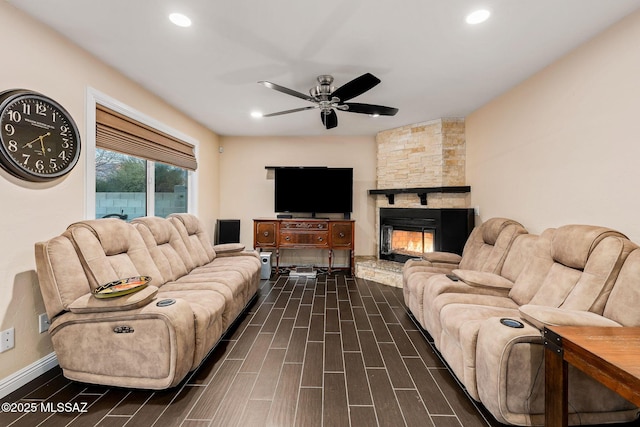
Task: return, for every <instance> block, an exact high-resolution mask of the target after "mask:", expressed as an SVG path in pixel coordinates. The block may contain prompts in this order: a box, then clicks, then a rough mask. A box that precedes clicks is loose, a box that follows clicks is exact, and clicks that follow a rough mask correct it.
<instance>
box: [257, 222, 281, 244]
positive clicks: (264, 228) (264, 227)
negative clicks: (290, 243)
mask: <svg viewBox="0 0 640 427" xmlns="http://www.w3.org/2000/svg"><path fill="white" fill-rule="evenodd" d="M276 229H277V223H276V222H262V221H260V222H256V223H255V231H256V232H255V236H253V238H254V239H255V247H272V246H276V237H277V234H276Z"/></svg>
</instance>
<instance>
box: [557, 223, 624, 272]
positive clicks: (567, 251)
mask: <svg viewBox="0 0 640 427" xmlns="http://www.w3.org/2000/svg"><path fill="white" fill-rule="evenodd" d="M607 236H618V237H622V238H625V239H626V236H625V235H624V234H622V233H619V232H617V231H615V230H611V229H610V228H606V227H598V226H591V225H564V226H562V227H559V228H558V229H557V231H556V233H555V235H554V237H553V241H552V245H551V256H552V257H553V259H554V260H555V261H556V262H559V263H561V264H563V265H566V266H567V267H570V268H576V269H579V270H582V269H584V267H585V265H586V264H587V260H588V259H589V255H590V254H591V251H592V250H593V249H594V248H595V247H596V246H597V245H598V243H600V241H601V240H602V239H604V238H605V237H607Z"/></svg>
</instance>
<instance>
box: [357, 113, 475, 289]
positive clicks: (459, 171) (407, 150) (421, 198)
mask: <svg viewBox="0 0 640 427" xmlns="http://www.w3.org/2000/svg"><path fill="white" fill-rule="evenodd" d="M376 141H377V144H378V145H377V188H376V189H373V190H374V191H370V194H372V196H371V197H375V198H376V213H377V222H376V228H377V233H376V235H377V239H376V253H377V254H378V256H377V257H376V259H375V260H373V259H370V260H363V261H361V262H357V263H356V276H357V277H362V278H365V279H370V280H374V281H377V282H380V283H384V284H387V285H391V286H397V287H402V274H401V270H402V262H404V261H405V260H406V259H409V258H414V257H418V256H421V254H422V253H423V252H426V251H429V250H445V251H451V252H458V253H460V252H461V251H462V246H463V245H464V241H466V237H467V235H468V232H470V231H471V228H472V227H473V222H474V219H473V210H472V209H470V193H469V191H470V189H469V188H468V187H467V190H463V191H458V190H460V188H462V187H464V186H465V184H466V183H465V149H466V143H465V128H464V119H457V118H453V119H444V118H443V119H438V120H432V121H429V122H424V123H418V124H413V125H408V126H403V127H400V128H396V129H391V130H387V131H383V132H380V133H379V134H378V135H377V136H376ZM451 188H456V189H457V190H456V191H447V190H448V189H451ZM388 189H396V190H398V191H396V192H395V194H393V195H392V196H389V195H387V194H384V193H380V190H388ZM421 189H429V190H435V189H440V190H443V191H437V190H436V191H433V192H431V191H428V192H425V191H423V192H420V191H418V190H421ZM413 190H416V191H413ZM394 211H395V212H394ZM447 211H450V212H457V213H458V216H459V217H460V218H459V220H460V223H461V224H463V226H462V227H463V228H464V231H463V233H466V234H465V235H464V237H463V238H462V243H460V236H457V240H458V241H457V243H453V246H452V244H451V243H450V242H451V236H449V235H447V233H448V232H444V231H443V230H440V231H438V230H437V226H436V225H438V226H442V213H441V212H447ZM436 212H438V213H436ZM407 213H410V214H412V215H413V216H414V218H412V219H411V220H410V221H409V223H405V224H403V225H402V226H400V227H398V224H397V220H392V222H393V223H392V224H389V220H388V219H387V218H391V217H396V218H406V214H407ZM425 220H426V221H425ZM394 221H395V222H394ZM436 222H437V223H438V224H436ZM447 225H450V224H449V222H447ZM394 226H395V228H394ZM467 227H471V228H469V229H468V230H467ZM449 229H451V230H453V232H454V233H458V232H459V230H460V227H459V226H453V227H449ZM456 230H457V231H456ZM394 231H395V233H394ZM404 232H406V233H404ZM407 238H409V241H406V242H405V239H407ZM460 244H462V246H460Z"/></svg>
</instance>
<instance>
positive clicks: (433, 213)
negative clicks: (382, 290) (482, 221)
mask: <svg viewBox="0 0 640 427" xmlns="http://www.w3.org/2000/svg"><path fill="white" fill-rule="evenodd" d="M473 225H474V217H473V209H455V208H448V209H446V208H443V209H413V208H381V209H380V245H379V248H380V250H379V257H380V259H383V260H388V261H396V262H405V261H407V260H408V259H411V258H419V257H421V256H422V255H423V254H425V253H427V252H433V251H445V252H453V253H457V254H462V249H463V248H464V244H465V242H466V241H467V238H468V237H469V234H470V233H471V230H472V229H473Z"/></svg>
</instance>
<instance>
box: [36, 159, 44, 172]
mask: <svg viewBox="0 0 640 427" xmlns="http://www.w3.org/2000/svg"><path fill="white" fill-rule="evenodd" d="M36 169H38V170H39V171H41V170H43V169H44V162H43V161H42V159H40V160H38V161H37V162H36Z"/></svg>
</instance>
